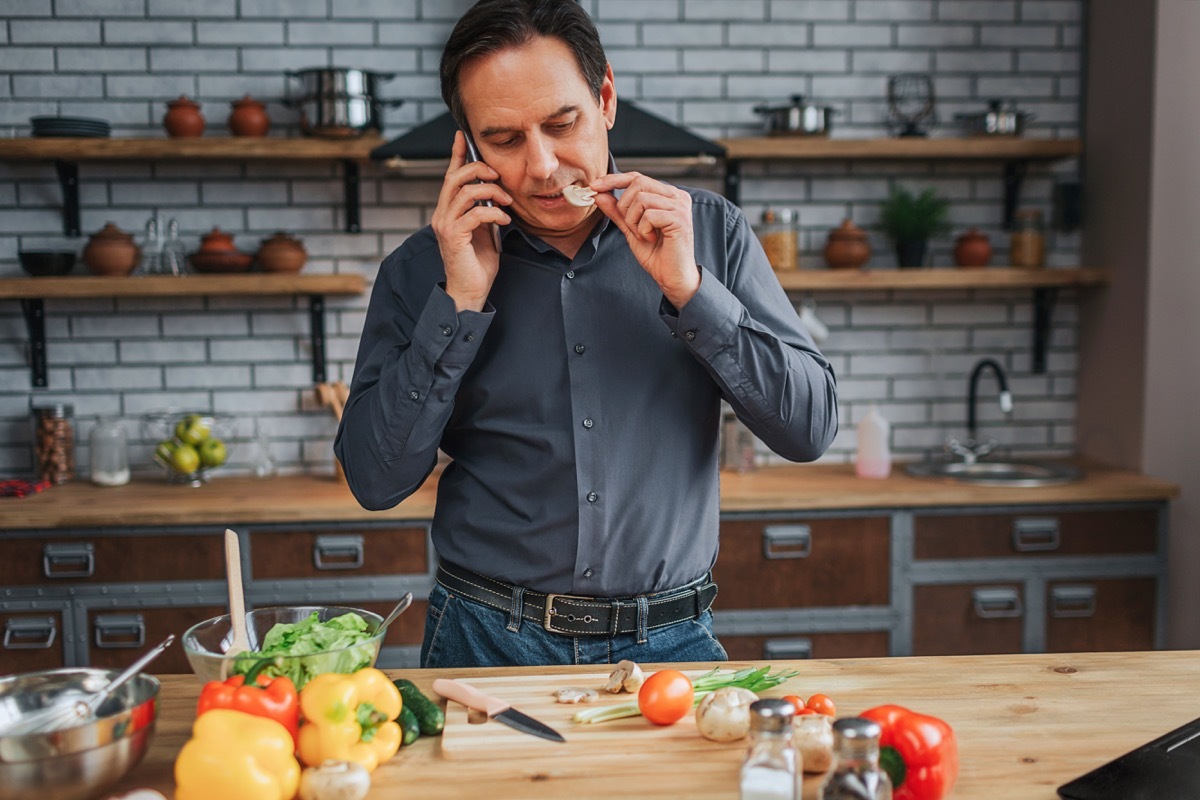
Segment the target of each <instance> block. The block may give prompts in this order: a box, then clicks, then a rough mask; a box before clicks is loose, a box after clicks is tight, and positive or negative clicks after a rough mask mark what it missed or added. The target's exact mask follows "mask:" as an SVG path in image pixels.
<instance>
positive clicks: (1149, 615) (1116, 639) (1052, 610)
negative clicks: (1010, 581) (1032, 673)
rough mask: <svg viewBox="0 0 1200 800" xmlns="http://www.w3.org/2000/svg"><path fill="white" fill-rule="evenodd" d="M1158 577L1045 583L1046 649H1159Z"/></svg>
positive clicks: (1078, 650)
mask: <svg viewBox="0 0 1200 800" xmlns="http://www.w3.org/2000/svg"><path fill="white" fill-rule="evenodd" d="M1156 599H1157V588H1156V586H1155V580H1154V579H1153V578H1113V579H1104V580H1084V581H1079V580H1072V581H1054V582H1052V583H1049V584H1047V585H1046V651H1047V652H1051V653H1065V652H1080V651H1101V650H1152V649H1154V621H1155V614H1154V609H1155V601H1156Z"/></svg>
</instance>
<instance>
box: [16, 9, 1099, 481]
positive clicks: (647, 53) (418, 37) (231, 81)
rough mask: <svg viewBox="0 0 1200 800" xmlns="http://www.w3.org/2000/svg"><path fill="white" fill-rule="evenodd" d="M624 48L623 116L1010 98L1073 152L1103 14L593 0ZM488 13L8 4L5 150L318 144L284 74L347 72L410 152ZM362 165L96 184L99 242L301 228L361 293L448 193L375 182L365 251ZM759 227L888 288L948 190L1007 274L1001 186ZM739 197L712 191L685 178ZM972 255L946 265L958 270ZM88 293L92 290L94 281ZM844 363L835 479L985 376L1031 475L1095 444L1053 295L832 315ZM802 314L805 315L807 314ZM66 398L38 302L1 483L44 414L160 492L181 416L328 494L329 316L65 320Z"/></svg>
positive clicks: (757, 207) (857, 127)
mask: <svg viewBox="0 0 1200 800" xmlns="http://www.w3.org/2000/svg"><path fill="white" fill-rule="evenodd" d="M583 2H584V5H585V7H586V8H588V10H589V11H590V12H591V13H592V15H593V16H594V18H595V19H596V20H597V23H598V24H599V27H600V30H601V34H602V36H603V38H604V40H605V43H606V45H607V47H608V50H609V56H610V58H611V60H612V61H613V65H614V69H615V71H616V74H617V76H618V86H619V88H620V91H621V93H622V94H623V95H624V96H627V97H630V98H632V99H635V100H639V101H641V103H642V104H643V105H644V106H645V107H646V108H648V109H650V110H652V111H654V112H655V113H659V114H662V115H664V116H666V117H668V118H670V119H672V120H673V121H675V122H680V123H684V124H687V125H688V126H689V127H691V128H693V129H694V130H696V131H697V132H698V133H701V134H703V135H707V136H712V137H721V136H739V135H750V134H754V133H757V132H758V131H759V129H760V127H759V126H760V122H759V119H758V117H757V116H756V115H755V114H754V113H753V111H752V109H753V107H754V106H755V105H757V104H760V103H764V102H765V103H771V104H778V103H781V102H784V101H785V100H786V98H787V97H788V96H789V95H791V94H794V93H803V94H806V95H808V96H811V97H813V98H814V99H815V100H816V101H818V102H822V103H827V104H830V105H833V106H834V107H836V108H837V109H838V110H839V111H840V112H841V114H840V116H838V117H837V118H836V120H835V123H834V125H835V127H834V135H835V136H839V137H862V136H878V135H883V134H884V133H885V131H886V127H885V123H884V117H885V115H886V104H885V102H884V99H883V98H884V95H885V91H886V83H887V77H888V75H889V74H892V73H894V72H898V71H922V72H929V73H931V74H932V75H933V76H934V80H935V90H936V93H937V97H938V115H939V118H940V120H941V129H942V130H941V133H943V134H945V133H947V132H951V130H952V123H953V119H954V114H955V113H957V112H962V111H972V110H978V109H981V108H982V107H983V105H984V102H985V101H986V100H987V99H989V98H990V97H1012V98H1016V99H1017V100H1018V102H1019V103H1020V104H1021V106H1022V107H1023V108H1025V109H1026V110H1029V111H1032V112H1034V113H1035V114H1036V115H1037V119H1036V120H1035V122H1034V123H1033V125H1032V126H1031V132H1030V135H1032V136H1039V137H1056V136H1075V135H1078V127H1079V97H1078V92H1079V86H1080V79H1081V75H1080V41H1081V29H1080V23H1081V17H1082V13H1083V0H1037V1H1036V2H1033V1H1032V0H1023V1H1021V2H1017V1H1015V0H1013V1H997V2H993V1H991V0H740V1H739V2H736V3H730V2H726V0H583ZM469 5H470V0H298V2H292V1H291V0H288V1H287V2H284V0H240V1H239V0H206V2H203V3H196V2H191V1H190V0H188V1H185V0H55V2H51V0H7V2H5V3H4V4H3V8H2V9H0V14H3V16H0V136H12V135H21V136H23V135H28V118H29V117H30V116H32V115H35V114H56V113H61V114H78V115H84V116H96V117H103V118H105V119H108V120H109V121H110V122H112V123H113V125H114V128H115V130H116V134H117V135H125V136H128V135H141V136H157V135H161V133H162V131H161V118H162V115H163V113H164V112H165V103H166V102H167V101H168V100H171V99H174V97H176V96H177V95H179V94H181V93H185V94H188V95H189V96H192V97H194V98H196V99H197V100H198V101H199V102H201V103H202V106H203V112H204V114H205V116H206V118H207V121H208V132H209V134H210V135H211V134H217V135H220V134H222V133H224V131H225V118H226V117H227V116H228V113H229V103H230V102H231V101H233V100H236V99H237V98H239V97H241V96H242V95H243V94H245V93H246V92H250V93H252V94H254V95H255V96H257V97H259V98H260V99H262V100H264V101H267V102H268V109H269V112H270V114H271V117H272V123H273V127H272V135H287V134H289V133H291V134H294V133H295V128H296V114H295V112H294V111H292V110H290V109H287V108H286V107H284V106H283V105H282V104H281V103H280V102H279V101H280V99H281V98H282V96H283V95H284V93H285V92H286V90H287V83H288V82H287V80H286V79H285V78H284V76H283V74H282V73H283V70H285V69H300V68H304V67H309V66H325V65H346V66H359V67H363V68H368V69H376V70H386V71H394V72H396V73H398V75H397V78H396V79H395V80H394V81H389V82H385V83H384V84H383V91H384V94H385V96H387V97H397V98H403V99H404V100H405V101H406V102H405V103H404V105H403V106H402V107H401V108H399V109H391V110H388V111H387V116H386V123H387V126H388V130H387V133H388V134H389V135H395V134H399V133H402V132H403V131H404V130H406V129H407V128H408V127H410V126H411V125H413V124H415V123H417V122H420V121H423V120H425V119H429V118H431V117H433V116H435V115H437V114H440V113H441V112H442V111H443V106H442V103H441V99H440V95H439V90H438V84H437V77H436V70H437V60H438V56H439V54H440V49H441V45H442V42H444V40H445V38H446V36H447V34H448V33H449V31H450V28H451V26H452V25H453V21H454V20H455V19H456V18H457V17H458V16H459V15H460V14H461V13H462V12H463V11H464V10H465V9H466V8H467V7H468V6H469ZM339 174H340V173H339V172H338V169H337V167H336V165H333V164H322V163H276V162H246V163H238V162H232V163H227V164H222V163H207V162H206V163H203V164H195V163H187V162H163V163H139V162H130V163H112V164H106V163H84V164H82V165H81V166H80V178H81V202H82V221H83V228H84V230H85V232H86V233H91V232H92V231H95V230H96V229H98V228H100V227H101V226H102V225H103V224H104V223H105V222H108V221H113V222H115V223H117V224H118V225H120V226H121V227H122V228H124V229H126V230H129V231H132V232H135V233H138V234H139V235H140V233H141V231H142V230H143V226H144V224H145V221H146V219H147V218H148V217H149V216H151V215H158V216H159V218H160V220H162V221H164V222H165V220H166V219H169V218H175V219H177V220H178V221H179V224H180V227H181V230H182V233H183V236H184V238H185V241H186V242H187V244H188V245H189V246H194V245H195V243H196V242H197V241H198V239H199V237H200V235H202V234H203V233H205V232H206V231H208V230H209V229H210V228H212V227H213V226H214V225H217V226H220V227H221V228H223V229H225V230H228V231H230V232H232V233H234V234H235V235H236V237H237V241H238V243H239V244H240V245H241V246H242V247H243V248H245V249H252V248H253V247H254V246H255V245H256V244H257V242H258V240H259V239H261V238H263V237H266V236H269V235H270V234H271V233H273V232H275V231H276V230H280V229H284V230H289V231H291V232H293V233H296V234H298V235H300V236H301V237H302V238H303V239H304V241H305V245H306V246H307V248H308V250H309V253H310V261H309V266H308V267H306V270H310V271H313V272H359V273H362V274H364V275H366V276H367V277H368V279H373V277H374V273H375V270H376V268H377V265H378V263H379V260H380V259H381V258H382V257H383V256H384V255H386V253H387V252H389V251H390V250H391V249H393V248H394V247H396V246H397V245H398V244H400V242H402V241H403V239H404V238H405V237H406V236H407V235H409V234H410V233H411V232H412V231H414V230H416V229H417V228H419V227H420V226H421V225H423V224H425V223H426V222H427V221H428V218H429V213H430V210H431V207H432V204H433V202H434V201H435V198H436V194H437V189H438V180H437V178H436V176H435V177H430V176H427V175H426V176H416V177H412V178H398V177H396V176H394V175H390V174H388V172H387V171H386V170H383V169H382V168H376V167H367V168H365V169H364V171H363V185H362V201H363V208H362V219H363V223H364V231H363V232H362V233H361V234H347V233H344V232H343V231H342V230H341V221H342V208H341V201H342V187H341V183H340V178H339ZM743 175H744V183H743V191H742V201H743V207H744V208H745V210H746V213H747V214H748V215H749V216H750V217H751V219H757V218H758V216H759V214H760V213H761V212H762V210H763V208H764V207H766V206H789V207H793V208H795V209H797V210H798V212H799V215H800V220H801V228H802V248H803V253H802V260H803V261H804V263H805V265H806V266H819V265H820V264H821V255H820V254H821V250H822V248H823V247H824V242H825V236H826V232H827V230H828V229H829V228H830V227H833V226H835V225H837V224H838V223H839V222H840V221H841V220H842V219H843V218H844V217H847V216H849V217H853V218H854V219H855V221H856V222H858V223H859V224H860V225H862V226H863V227H865V228H867V230H868V231H869V233H870V240H871V245H872V247H873V248H874V251H875V254H874V256H873V257H872V261H871V266H873V267H877V268H891V267H892V266H893V264H894V259H893V258H892V256H891V253H890V245H889V244H888V242H887V241H886V239H884V238H883V236H882V235H881V234H880V232H879V231H878V228H877V226H878V208H879V202H880V200H881V199H882V198H883V197H884V196H885V195H886V194H887V192H888V190H889V189H890V188H891V187H892V186H893V185H896V184H901V185H906V186H910V187H914V188H922V187H925V186H932V187H934V188H936V189H937V190H938V191H939V192H941V193H943V194H945V195H947V196H949V197H951V198H952V199H953V201H954V205H953V210H952V216H953V221H954V224H955V228H956V229H958V230H961V229H962V228H964V227H967V226H977V227H980V228H981V229H983V230H984V231H985V232H986V233H988V234H989V236H990V237H991V239H992V243H993V246H994V247H995V249H996V261H997V262H1000V261H1003V260H1004V258H1005V256H1006V240H1007V237H1006V235H1005V234H1004V232H1003V231H1002V230H1001V227H1000V215H1001V210H1000V209H1001V197H1002V191H1003V186H1002V180H1001V174H1000V166H999V165H998V164H950V163H945V164H941V163H939V164H925V163H889V162H861V163H850V162H829V163H826V162H819V163H811V164H805V163H772V164H763V163H758V164H747V165H745V167H744V169H743ZM1060 175H1061V176H1064V177H1066V178H1073V177H1074V165H1073V164H1070V163H1068V164H1063V165H1058V166H1055V167H1053V168H1046V167H1041V166H1038V165H1032V166H1031V169H1030V172H1029V175H1028V176H1027V179H1026V182H1025V188H1024V194H1023V202H1024V204H1026V205H1031V206H1034V207H1039V208H1042V209H1043V211H1045V212H1047V214H1049V212H1050V210H1051V207H1050V198H1051V196H1052V192H1053V188H1054V183H1055V181H1056V179H1057V178H1058V176H1060ZM681 180H684V181H685V182H686V181H689V180H690V182H692V183H694V184H697V185H702V186H706V187H708V188H719V181H718V180H717V179H716V178H715V177H714V176H711V175H710V176H700V177H695V178H688V179H681ZM60 202H61V200H60V196H59V190H58V185H57V181H56V179H55V175H54V171H53V168H52V166H51V165H49V164H45V163H26V164H13V163H5V164H0V277H2V276H4V275H15V274H20V270H19V267H18V266H17V261H16V258H17V251H18V250H19V249H20V248H21V247H22V246H32V245H35V244H36V243H38V242H39V241H45V240H46V239H48V238H54V237H58V236H60V234H61V224H62V223H61V218H60V215H59V214H60V212H59V204H60ZM951 247H952V242H951V241H950V240H945V241H939V242H935V243H934V246H933V250H932V253H933V260H934V263H935V264H938V265H948V264H949V263H950V259H951V256H950V250H951ZM1049 254H1050V261H1051V263H1052V264H1054V265H1060V266H1073V265H1076V264H1077V263H1078V235H1077V234H1073V235H1068V234H1062V233H1057V232H1051V233H1050V234H1049ZM80 269H82V268H80ZM813 299H815V302H816V310H817V314H818V315H819V317H820V318H821V319H822V320H823V321H824V322H825V323H826V324H827V325H828V326H829V328H830V331H831V335H830V338H829V339H828V340H827V342H826V343H825V345H824V349H825V350H826V352H827V353H828V355H829V357H830V359H831V361H832V362H833V364H834V366H835V368H836V369H837V372H838V375H839V378H840V382H841V384H840V385H841V399H842V415H843V416H842V418H843V430H842V433H841V434H840V435H839V436H838V438H837V441H836V442H835V445H834V448H833V450H832V451H831V453H830V454H829V455H828V456H827V459H830V460H846V459H848V458H850V457H851V454H852V453H853V449H854V425H855V423H857V421H858V420H859V419H860V418H861V416H862V414H863V413H865V409H866V406H867V404H868V403H870V402H878V403H879V404H880V407H881V410H882V412H883V413H884V415H885V416H887V417H888V418H889V419H890V420H891V421H892V423H893V445H894V447H895V448H896V450H897V451H898V452H899V453H900V454H901V455H903V456H910V457H914V456H916V455H918V454H920V453H922V452H923V451H924V450H926V449H928V448H937V447H940V446H941V444H942V442H943V441H944V440H945V438H946V436H947V435H950V434H957V435H961V434H962V432H963V427H964V420H965V399H964V398H965V393H966V376H967V374H968V373H969V371H970V369H971V367H972V366H973V365H974V363H975V362H976V361H977V360H978V359H979V358H981V357H984V356H991V357H995V358H997V359H999V360H1000V361H1001V363H1003V364H1004V365H1005V367H1006V368H1007V369H1008V370H1009V373H1010V380H1011V383H1012V388H1013V391H1014V393H1015V397H1016V408H1015V411H1014V413H1013V415H1012V418H1011V420H1008V421H1005V420H1003V419H1002V416H1001V415H1000V413H999V411H998V409H997V408H996V405H995V402H994V399H993V397H992V395H991V392H992V387H993V384H992V383H991V379H990V378H988V379H986V381H985V391H984V398H985V401H984V403H983V404H982V406H981V409H980V412H981V413H980V420H981V424H982V426H983V429H984V430H985V431H986V432H987V433H988V434H989V435H993V436H995V437H996V438H998V439H1000V440H1001V441H1002V442H1003V443H1005V444H1006V445H1009V446H1011V447H1013V448H1016V449H1019V450H1022V451H1027V452H1030V453H1055V454H1059V453H1068V452H1070V450H1071V448H1072V447H1073V444H1074V432H1073V431H1074V418H1075V369H1076V362H1077V352H1076V339H1077V331H1076V326H1077V305H1076V304H1077V297H1076V295H1075V294H1074V293H1073V292H1066V293H1064V294H1063V295H1062V296H1060V298H1059V302H1058V305H1057V307H1056V309H1055V316H1054V323H1053V331H1052V335H1051V342H1050V347H1051V350H1050V353H1049V358H1048V362H1049V370H1048V372H1047V373H1046V374H1045V375H1033V374H1031V373H1030V369H1029V364H1030V356H1029V352H1030V346H1031V337H1032V332H1031V319H1032V316H1033V311H1032V302H1031V300H1032V298H1031V296H1030V293H1028V292H1005V293H1000V294H997V293H991V292H932V293H907V292H872V293H851V292H844V293H834V294H827V293H821V294H818V295H816V296H815V298H813ZM800 301H803V298H798V302H800ZM366 302H367V297H366V295H364V296H363V297H357V298H328V299H327V306H328V313H327V320H326V329H327V333H328V342H327V344H328V356H329V379H330V380H335V379H339V378H340V379H344V380H349V378H350V375H351V371H352V369H353V360H354V355H355V352H356V348H357V343H358V334H359V331H360V330H361V326H362V321H363V314H364V311H365V307H366ZM46 310H47V320H46V328H47V339H48V342H47V347H48V353H49V367H50V369H49V379H50V387H49V389H45V390H36V391H35V390H33V389H32V388H31V385H30V377H29V370H28V367H27V362H26V359H27V355H26V346H27V345H26V338H27V335H26V329H25V323H24V319H23V317H22V315H21V311H20V308H19V306H18V304H17V303H15V302H11V301H4V302H0V477H10V476H17V475H24V474H27V472H28V470H29V469H30V465H31V459H30V446H29V430H30V429H29V424H28V419H29V414H28V409H29V406H30V404H31V403H38V404H40V403H43V402H50V401H65V402H69V403H72V404H73V405H74V406H75V410H76V417H77V426H78V434H79V435H78V439H79V441H80V443H81V447H80V451H79V462H80V464H81V465H86V463H87V456H88V451H87V446H86V439H87V433H88V432H89V431H90V429H91V427H92V425H94V423H95V420H96V419H97V418H98V417H99V416H101V415H111V414H116V415H120V416H122V417H123V418H124V419H125V420H126V423H127V426H128V429H129V432H130V434H131V435H132V436H133V439H134V446H133V450H132V455H133V457H134V459H135V461H136V463H137V464H138V467H139V469H140V471H142V472H144V473H146V472H151V471H152V470H153V468H152V467H151V466H150V460H149V451H150V445H151V442H150V440H149V439H148V437H147V436H146V435H145V434H144V433H143V431H142V429H141V426H140V424H139V422H138V420H139V417H140V415H142V414H144V413H146V412H149V411H155V410H160V409H164V408H167V407H176V408H188V409H192V408H194V409H211V410H214V411H218V412H223V413H228V414H233V415H236V416H237V417H238V418H239V424H238V429H237V434H236V442H235V447H234V448H233V451H232V460H233V461H234V462H236V463H235V464H234V466H233V469H241V468H245V467H246V459H247V458H248V456H249V453H250V451H251V449H252V447H251V442H252V439H253V436H254V433H255V428H256V425H257V426H259V427H260V428H261V429H262V430H264V431H265V432H266V433H267V435H268V436H269V437H270V438H271V450H272V455H273V456H274V457H275V458H276V459H277V460H278V461H279V464H280V467H281V469H282V471H284V472H298V471H313V472H328V471H330V470H331V468H332V464H331V454H330V452H329V444H330V440H331V438H332V435H333V430H334V421H333V417H332V415H331V414H330V413H329V411H328V410H327V409H322V408H320V407H319V406H317V405H316V403H315V400H314V398H313V396H312V391H311V371H310V370H311V368H310V365H309V361H308V359H309V354H310V344H309V339H308V337H309V331H308V314H307V304H306V303H305V302H304V301H303V300H302V299H294V298H249V299H247V298H173V299H144V300H143V299H138V300H121V301H109V300H90V301H49V302H47V303H46Z"/></svg>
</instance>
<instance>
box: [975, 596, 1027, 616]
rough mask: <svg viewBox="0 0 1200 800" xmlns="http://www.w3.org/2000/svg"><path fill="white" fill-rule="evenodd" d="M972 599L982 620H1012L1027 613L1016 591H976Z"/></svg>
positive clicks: (976, 613) (976, 614)
mask: <svg viewBox="0 0 1200 800" xmlns="http://www.w3.org/2000/svg"><path fill="white" fill-rule="evenodd" d="M971 597H972V598H973V601H974V605H975V616H977V617H979V618H980V619H1010V618H1012V617H1019V616H1021V615H1022V614H1024V613H1025V609H1024V608H1022V607H1021V596H1020V595H1019V594H1017V590H1016V589H976V590H975V591H974V592H972V593H971Z"/></svg>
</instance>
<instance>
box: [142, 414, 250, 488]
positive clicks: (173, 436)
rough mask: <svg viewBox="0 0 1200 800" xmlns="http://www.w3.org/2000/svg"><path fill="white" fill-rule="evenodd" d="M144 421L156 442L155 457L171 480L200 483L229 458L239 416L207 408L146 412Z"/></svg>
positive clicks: (181, 482) (190, 483) (183, 482)
mask: <svg viewBox="0 0 1200 800" xmlns="http://www.w3.org/2000/svg"><path fill="white" fill-rule="evenodd" d="M142 425H143V427H144V429H145V431H146V436H147V438H149V439H151V440H152V441H153V442H154V461H155V463H157V464H158V465H159V466H161V467H162V468H163V469H164V470H166V475H167V480H168V481H169V482H171V483H179V484H186V485H189V486H200V485H202V484H203V483H204V482H205V481H207V480H208V479H209V478H210V477H212V473H213V470H216V469H217V468H219V467H221V466H223V465H224V464H225V463H226V462H227V461H228V460H229V452H230V449H231V440H232V437H233V434H234V433H235V430H236V419H235V418H234V417H231V416H227V415H223V414H213V413H207V412H197V411H190V412H180V411H162V412H156V413H151V414H146V415H145V416H143V417H142Z"/></svg>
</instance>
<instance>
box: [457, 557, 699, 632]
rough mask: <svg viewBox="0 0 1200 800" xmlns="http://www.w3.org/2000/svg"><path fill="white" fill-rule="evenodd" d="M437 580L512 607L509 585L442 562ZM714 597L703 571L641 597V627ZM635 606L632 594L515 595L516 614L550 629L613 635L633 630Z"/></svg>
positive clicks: (671, 619)
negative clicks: (677, 585)
mask: <svg viewBox="0 0 1200 800" xmlns="http://www.w3.org/2000/svg"><path fill="white" fill-rule="evenodd" d="M437 582H438V583H440V584H441V585H442V586H443V587H444V588H445V589H446V590H447V591H448V592H452V593H453V594H456V595H460V596H462V597H466V598H470V599H471V600H474V601H476V602H478V603H483V604H484V605H485V606H488V607H490V608H494V609H496V610H497V611H505V612H511V611H512V609H513V597H514V591H513V590H514V589H515V588H516V587H515V586H513V585H512V584H509V583H504V582H503V581H497V580H493V579H491V578H488V577H485V576H483V575H478V574H476V573H474V572H471V571H470V570H466V569H463V568H461V567H456V566H454V565H452V564H446V563H444V562H443V563H442V564H440V565H439V566H438V570H437ZM716 596H717V585H716V584H715V583H713V582H712V578H711V576H709V575H705V576H704V577H703V578H701V579H700V580H698V581H696V582H695V583H692V584H689V585H687V586H683V587H680V588H679V589H670V590H668V591H665V592H659V593H657V594H649V595H645V599H646V606H647V613H646V629H647V630H649V629H652V628H662V627H665V626H667V625H674V624H675V623H677V622H683V621H684V620H689V619H696V618H697V617H699V616H700V615H701V614H703V613H704V612H705V611H707V610H708V609H709V608H710V607H711V606H712V603H713V600H714V599H716ZM638 605H639V603H638V598H637V597H624V598H608V597H579V596H576V595H569V594H542V593H541V592H535V591H532V590H529V589H526V590H524V592H523V593H522V596H521V618H522V619H526V620H529V621H530V622H535V623H537V624H538V625H541V626H542V627H543V628H545V629H546V630H548V631H550V632H551V633H561V634H565V635H567V636H615V635H617V634H618V633H637V631H638Z"/></svg>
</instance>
